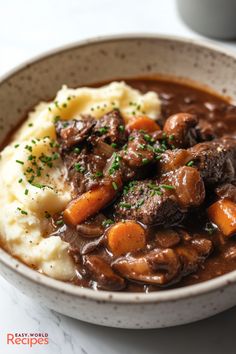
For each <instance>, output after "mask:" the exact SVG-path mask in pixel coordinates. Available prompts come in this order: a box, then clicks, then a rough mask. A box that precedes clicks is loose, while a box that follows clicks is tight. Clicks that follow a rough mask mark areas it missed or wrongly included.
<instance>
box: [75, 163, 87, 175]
mask: <svg viewBox="0 0 236 354" xmlns="http://www.w3.org/2000/svg"><path fill="white" fill-rule="evenodd" d="M74 167H75V170H76V171H77V172H80V173H84V172H85V167H83V166H82V165H81V164H80V163H76V164H75V165H74Z"/></svg>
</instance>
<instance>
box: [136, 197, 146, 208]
mask: <svg viewBox="0 0 236 354" xmlns="http://www.w3.org/2000/svg"><path fill="white" fill-rule="evenodd" d="M143 203H144V199H139V200H138V201H137V203H136V208H138V207H140V206H141V205H143Z"/></svg>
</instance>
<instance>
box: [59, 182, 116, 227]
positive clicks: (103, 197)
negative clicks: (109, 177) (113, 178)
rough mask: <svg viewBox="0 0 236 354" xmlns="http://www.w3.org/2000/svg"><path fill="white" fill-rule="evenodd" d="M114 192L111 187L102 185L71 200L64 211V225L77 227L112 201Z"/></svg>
mask: <svg viewBox="0 0 236 354" xmlns="http://www.w3.org/2000/svg"><path fill="white" fill-rule="evenodd" d="M115 194H116V191H115V190H114V188H113V187H112V185H103V186H100V187H98V188H96V189H93V190H91V191H88V192H86V193H84V194H82V195H81V196H79V197H78V198H76V199H74V200H72V201H71V202H70V203H69V205H68V206H67V208H66V209H65V211H64V214H63V217H64V220H65V222H66V223H68V224H72V225H77V224H80V223H82V222H83V221H85V220H86V219H87V218H89V217H90V216H92V215H94V214H96V213H97V212H98V211H99V210H100V209H102V208H104V207H105V206H106V205H107V204H108V203H109V202H111V201H112V199H113V198H114V196H115Z"/></svg>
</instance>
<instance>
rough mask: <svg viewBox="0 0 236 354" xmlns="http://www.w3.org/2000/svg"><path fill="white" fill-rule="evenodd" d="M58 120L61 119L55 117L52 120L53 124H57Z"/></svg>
mask: <svg viewBox="0 0 236 354" xmlns="http://www.w3.org/2000/svg"><path fill="white" fill-rule="evenodd" d="M60 119H61V117H60V116H55V117H54V118H53V122H54V123H57V122H58V121H59V120H60Z"/></svg>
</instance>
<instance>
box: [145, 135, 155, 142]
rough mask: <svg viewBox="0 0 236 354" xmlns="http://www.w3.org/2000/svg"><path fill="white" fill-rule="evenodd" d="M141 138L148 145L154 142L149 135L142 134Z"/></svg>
mask: <svg viewBox="0 0 236 354" xmlns="http://www.w3.org/2000/svg"><path fill="white" fill-rule="evenodd" d="M143 137H144V139H145V140H146V141H147V142H148V143H153V142H154V139H153V138H152V137H151V136H150V135H149V134H144V136H143Z"/></svg>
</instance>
